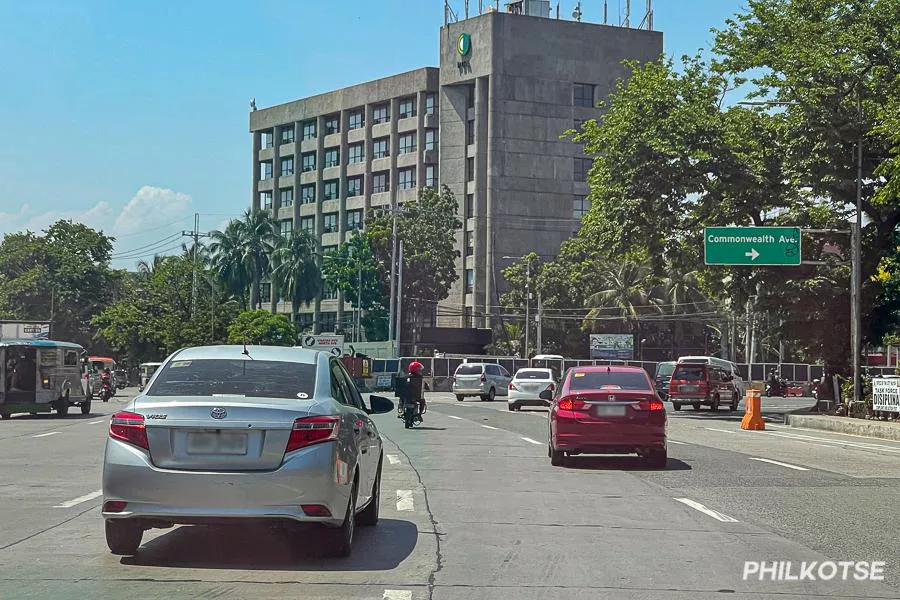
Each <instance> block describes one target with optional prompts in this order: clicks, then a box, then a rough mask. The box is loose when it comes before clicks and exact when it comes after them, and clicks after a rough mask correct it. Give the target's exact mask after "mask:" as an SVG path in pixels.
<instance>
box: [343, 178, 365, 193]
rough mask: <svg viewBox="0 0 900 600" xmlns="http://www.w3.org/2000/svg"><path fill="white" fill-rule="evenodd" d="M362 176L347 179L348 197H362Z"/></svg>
mask: <svg viewBox="0 0 900 600" xmlns="http://www.w3.org/2000/svg"><path fill="white" fill-rule="evenodd" d="M362 182H363V178H362V175H358V176H356V177H348V178H347V197H353V196H362Z"/></svg>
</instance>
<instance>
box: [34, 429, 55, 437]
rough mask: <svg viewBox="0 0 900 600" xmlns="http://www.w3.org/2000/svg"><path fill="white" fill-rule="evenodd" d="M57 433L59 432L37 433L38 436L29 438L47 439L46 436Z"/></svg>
mask: <svg viewBox="0 0 900 600" xmlns="http://www.w3.org/2000/svg"><path fill="white" fill-rule="evenodd" d="M57 433H59V432H58V431H51V432H49V433H39V434H37V435H33V436H31V437H33V438H42V437H47V436H49V435H56V434H57Z"/></svg>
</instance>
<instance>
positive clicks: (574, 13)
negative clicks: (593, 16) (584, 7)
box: [572, 2, 581, 22]
mask: <svg viewBox="0 0 900 600" xmlns="http://www.w3.org/2000/svg"><path fill="white" fill-rule="evenodd" d="M572 17H573V18H574V19H575V20H576V21H578V22H581V2H578V4H576V5H575V10H573V11H572Z"/></svg>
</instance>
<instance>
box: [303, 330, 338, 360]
mask: <svg viewBox="0 0 900 600" xmlns="http://www.w3.org/2000/svg"><path fill="white" fill-rule="evenodd" d="M303 347H304V348H309V349H310V350H322V351H325V352H331V353H332V354H334V355H335V356H343V355H344V336H342V335H305V336H303Z"/></svg>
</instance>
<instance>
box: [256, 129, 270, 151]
mask: <svg viewBox="0 0 900 600" xmlns="http://www.w3.org/2000/svg"><path fill="white" fill-rule="evenodd" d="M259 147H260V148H262V149H263V150H268V149H269V148H271V147H272V131H271V130H269V131H261V132H260V133H259Z"/></svg>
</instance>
